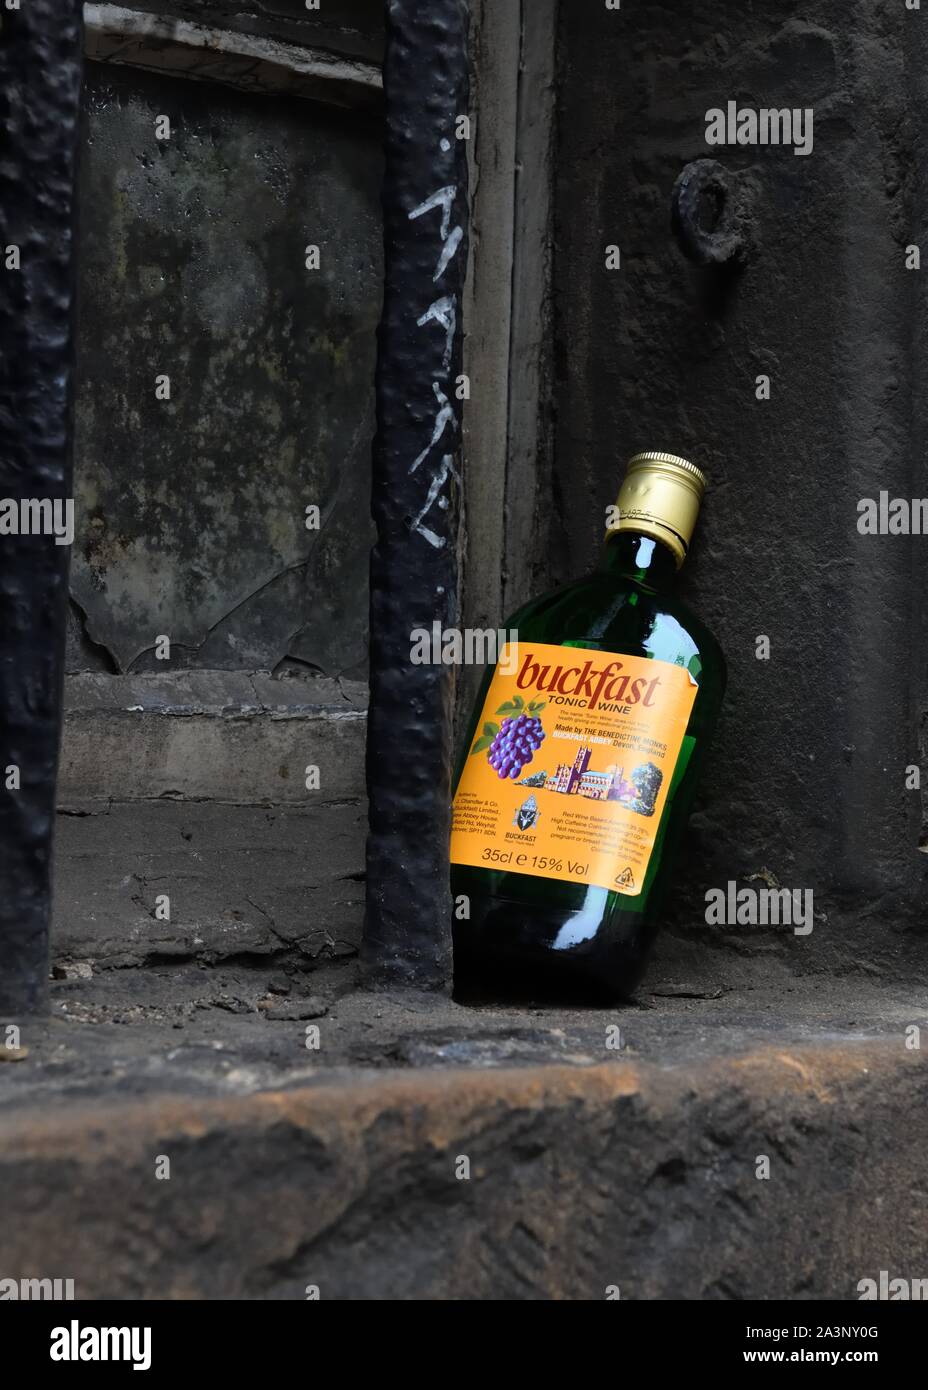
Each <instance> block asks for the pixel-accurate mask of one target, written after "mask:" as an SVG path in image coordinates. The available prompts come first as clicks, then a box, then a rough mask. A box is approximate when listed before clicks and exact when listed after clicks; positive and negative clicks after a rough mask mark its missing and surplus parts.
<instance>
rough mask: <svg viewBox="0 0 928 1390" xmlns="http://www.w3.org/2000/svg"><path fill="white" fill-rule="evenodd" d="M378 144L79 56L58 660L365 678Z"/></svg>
mask: <svg viewBox="0 0 928 1390" xmlns="http://www.w3.org/2000/svg"><path fill="white" fill-rule="evenodd" d="M160 114H167V115H168V116H169V117H170V120H171V126H172V132H173V133H172V135H171V138H170V139H169V140H166V141H159V140H157V139H156V138H155V126H154V123H155V118H156V116H158V115H160ZM379 137H380V130H379V124H378V122H377V121H376V119H374V118H373V117H368V118H366V119H364V118H361V117H360V116H354V115H352V114H350V113H344V112H333V111H330V110H329V109H327V108H325V107H322V106H320V105H318V104H316V103H311V102H306V101H299V100H293V99H281V98H277V97H273V96H248V95H244V94H241V93H238V92H234V91H230V90H229V89H227V88H225V87H214V86H210V85H207V84H201V83H192V82H185V81H182V80H179V79H176V78H171V77H169V76H165V75H161V74H159V75H157V76H153V75H149V74H144V73H139V72H135V71H132V70H131V69H125V68H123V69H117V68H112V67H100V66H99V65H97V64H90V65H88V72H87V84H86V91H85V122H84V139H83V151H82V159H83V164H82V175H81V214H82V218H83V225H84V234H83V252H82V258H81V264H80V275H81V279H80V322H79V376H78V382H79V389H78V412H77V452H76V480H77V481H76V497H77V538H76V543H75V547H74V557H73V565H72V593H73V595H74V598H75V600H76V604H77V605H78V606H76V607H75V609H74V612H73V614H72V629H71V631H72V641H71V644H70V659H69V668H70V669H72V670H75V669H85V668H87V667H90V668H99V669H110V670H146V669H159V670H163V669H165V663H163V662H161V661H156V660H155V659H154V656H153V654H152V652H151V648H152V646H153V643H154V640H155V638H156V637H157V636H158V635H159V634H162V633H164V634H167V635H168V636H170V637H171V640H172V653H171V662H170V665H171V667H172V668H175V669H176V668H177V667H178V666H200V667H212V668H246V669H255V668H258V669H271V670H273V669H275V668H276V667H278V665H280V664H284V665H288V664H289V665H293V664H294V662H295V663H296V664H297V665H298V666H301V667H309V668H311V669H319V670H322V671H325V672H326V673H330V674H342V673H345V672H352V673H358V672H359V671H360V670H361V669H362V668H363V663H364V661H365V659H366V651H365V648H366V625H367V552H368V548H369V545H370V540H371V526H370V522H369V520H368V517H369V492H370V441H371V436H372V434H373V385H372V383H373V369H374V350H375V343H374V333H375V329H376V324H377V321H378V318H379V314H380V298H381V275H382V270H381V261H382V254H381V246H380V242H381V230H380V227H381V219H380V209H379V189H380V179H381V169H382V156H381V153H380V147H379ZM310 243H312V244H316V245H318V246H319V247H320V251H321V268H320V269H319V270H313V271H311V270H307V269H306V268H305V264H304V248H305V246H307V245H308V244H310ZM162 373H166V374H168V375H169V376H170V379H171V399H170V400H169V401H162V400H157V399H156V396H155V377H156V376H157V375H159V374H162ZM307 504H315V505H317V506H319V507H320V508H321V512H322V527H321V530H320V531H307V530H306V529H305V524H304V517H305V507H306V505H307ZM81 611H83V613H84V614H85V615H86V619H85V621H84V622H83V623H82V622H81V617H80V613H81ZM82 628H83V631H82V630H81V629H82Z"/></svg>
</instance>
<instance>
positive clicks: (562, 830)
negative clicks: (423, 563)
mask: <svg viewBox="0 0 928 1390" xmlns="http://www.w3.org/2000/svg"><path fill="white" fill-rule="evenodd" d="M705 487H706V480H705V477H704V475H703V474H702V473H701V472H700V470H699V469H698V468H696V467H695V466H694V465H693V464H691V463H689V462H688V461H687V460H686V459H681V458H678V457H677V456H676V455H674V454H665V453H645V454H636V455H635V457H634V458H633V459H631V460H630V462H629V465H628V470H627V473H626V477H625V481H624V482H623V485H622V488H621V491H620V493H619V497H618V501H617V504H616V507H615V508H613V509H612V512H613V516H612V518H611V522H610V528H609V530H608V533H607V537H606V544H605V551H604V555H603V558H602V562H601V564H600V566H599V568H598V569H597V570H596V571H595V572H594V573H593V574H591V575H590V576H589V577H588V578H586V579H581V580H579V581H578V582H576V583H573V584H570V585H567V586H566V587H564V588H561V589H557V590H555V591H554V592H552V593H548V594H545V595H544V596H543V597H541V598H537V599H534V600H532V602H530V603H528V604H526V605H525V606H524V607H523V608H521V609H520V610H519V611H518V612H517V613H515V614H514V615H513V616H512V618H511V619H510V620H509V621H508V622H507V624H506V628H507V630H508V631H510V632H511V633H514V634H515V636H516V638H517V640H516V641H514V642H511V643H509V644H507V646H506V647H505V648H504V649H503V651H502V652H501V653H500V657H499V660H498V662H497V663H496V665H495V666H494V667H493V668H491V669H489V670H488V671H487V673H486V675H485V677H484V680H483V683H482V686H481V689H480V693H479V695H478V698H477V700H476V702H475V707H474V712H473V716H472V718H471V721H470V724H469V727H468V729H467V736H466V741H465V744H464V747H463V749H462V753H461V757H460V762H459V765H458V769H457V777H456V783H455V798H454V815H453V824H452V837H451V862H452V893H453V897H454V903H455V908H454V922H453V931H454V957H455V990H456V993H457V994H458V997H473V996H475V995H477V996H482V997H487V998H492V997H497V998H499V997H519V996H521V997H535V998H542V997H544V998H558V999H561V1000H564V1001H569V1000H573V999H577V998H581V999H591V1000H603V1001H609V1000H614V999H618V998H622V997H624V996H627V995H628V994H629V993H630V992H631V991H632V990H633V989H634V987H635V985H636V984H637V982H638V980H639V979H640V978H641V974H642V972H643V970H644V967H645V964H646V961H647V956H648V951H649V948H650V944H651V941H652V939H653V936H654V932H655V928H656V926H657V921H658V913H659V910H660V903H661V898H662V895H663V892H664V889H665V887H666V885H667V880H668V877H669V874H670V870H671V860H672V857H673V852H674V850H675V847H676V844H677V841H678V839H679V836H680V832H681V831H682V829H683V827H684V825H685V823H686V820H687V817H688V815H689V810H690V806H691V804H692V800H693V794H694V791H695V789H696V784H697V781H698V778H699V771H700V765H701V763H702V759H703V755H704V752H705V749H706V746H707V744H708V742H709V739H710V736H711V734H712V730H713V727H714V725H715V722H716V718H717V716H718V712H719V708H720V706H721V702H722V695H723V692H724V687H725V662H724V658H723V656H722V651H721V648H720V647H719V645H718V642H717V641H716V640H715V638H714V637H713V636H712V634H711V633H710V632H709V631H708V629H707V628H706V627H705V626H704V625H703V624H702V623H701V622H699V620H698V619H697V618H695V617H693V615H692V614H691V613H689V612H688V610H687V609H686V608H685V606H684V605H683V604H682V603H681V602H680V601H679V599H677V598H676V597H675V596H674V594H673V592H672V590H673V584H674V580H675V577H676V572H677V570H678V569H679V567H680V565H681V564H682V563H683V560H684V559H685V557H686V553H687V548H688V545H689V541H690V537H691V535H692V531H693V527H694V524H695V521H696V517H697V515H698V511H699V505H700V502H701V500H702V497H703V494H704V492H705Z"/></svg>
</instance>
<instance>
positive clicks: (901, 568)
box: [538, 0, 928, 975]
mask: <svg viewBox="0 0 928 1390" xmlns="http://www.w3.org/2000/svg"><path fill="white" fill-rule="evenodd" d="M926 22H928V21H926V19H925V18H924V16H921V15H919V14H918V13H916V12H910V11H907V10H906V8H905V6H904V5H903V4H901V3H900V4H898V5H892V6H872V5H870V4H867V3H863V2H862V0H858V2H855V3H847V2H846V0H841V3H838V0H812V3H802V4H799V3H792V0H782V2H781V3H778V4H776V5H773V6H769V5H765V6H758V5H747V6H746V5H744V4H743V3H740V0H738V2H737V3H736V2H735V0H730V2H729V0H713V3H711V4H708V5H704V6H699V7H697V8H695V9H694V8H693V7H688V6H680V5H672V4H670V3H667V0H641V3H639V4H637V5H635V6H630V7H625V6H623V7H622V9H621V11H619V12H612V11H607V10H606V9H605V7H604V6H603V5H602V4H582V5H575V4H564V5H562V7H561V19H560V33H559V45H560V58H559V61H560V79H561V88H560V104H559V128H560V134H559V145H558V164H557V241H556V263H555V290H556V298H557V325H556V345H555V352H556V357H557V361H556V368H557V385H556V401H555V404H556V408H557V462H556V495H555V497H554V498H553V506H552V508H551V513H550V518H549V529H548V530H547V531H546V530H545V528H544V527H542V529H541V531H540V536H539V545H538V553H539V555H540V556H547V557H549V556H550V555H551V554H552V553H553V555H554V557H555V558H554V561H553V564H551V563H550V562H549V561H547V560H546V562H545V566H544V568H545V578H546V579H547V580H550V579H560V578H567V577H569V576H570V575H572V574H575V573H579V572H581V571H582V570H584V569H585V568H586V567H587V566H588V565H589V564H590V562H591V560H592V557H593V556H594V555H595V553H596V551H597V549H598V545H599V540H600V536H601V534H602V526H603V510H602V509H603V507H604V505H605V504H606V503H607V502H609V501H611V500H612V499H613V498H614V496H615V492H616V489H617V485H618V482H619V479H620V476H621V471H622V466H623V463H624V460H625V459H626V458H627V456H628V455H629V454H630V453H632V452H633V451H635V450H638V449H653V448H664V449H671V450H675V451H677V452H680V453H684V454H687V455H689V456H690V457H692V458H693V459H694V460H695V461H696V462H698V463H700V464H702V465H704V466H705V468H706V469H707V471H708V473H709V477H710V481H711V491H710V493H709V497H708V501H707V504H706V507H705V512H704V517H703V520H702V522H701V525H700V536H699V539H698V543H697V545H696V550H695V555H694V557H693V559H692V562H691V563H690V564H689V565H688V566H687V569H686V572H685V574H684V578H683V584H684V587H685V591H686V593H687V594H688V595H689V597H690V599H691V600H692V603H693V605H694V607H695V608H696V609H697V610H698V611H699V612H700V613H701V614H702V615H703V616H704V617H705V618H706V619H707V620H708V621H709V622H710V624H711V625H712V626H713V627H714V628H715V629H716V631H717V632H718V634H719V636H720V638H721V640H722V642H723V645H724V647H725V650H726V653H727V656H728V659H729V666H730V687H729V695H728V700H727V707H726V711H725V716H724V721H723V724H722V728H721V731H720V734H719V737H718V739H717V742H716V747H715V754H714V758H713V761H712V764H711V766H710V768H709V771H708V775H707V778H706V785H705V788H704V792H703V795H702V809H701V810H700V811H699V813H698V814H697V815H696V816H695V818H694V827H693V833H692V835H691V837H690V849H689V855H688V859H687V861H686V863H685V866H684V869H683V872H682V873H681V875H680V879H681V888H680V891H679V893H678V896H677V905H678V920H679V925H680V929H681V931H683V932H684V933H686V934H687V935H691V936H692V942H693V943H695V944H697V945H698V949H699V952H700V955H702V956H703V957H704V954H705V950H706V949H707V948H708V947H712V946H716V945H720V944H724V945H726V946H733V947H736V948H737V949H738V950H739V951H742V952H743V951H745V950H747V951H750V952H772V953H776V954H783V955H786V956H788V957H789V959H790V960H791V961H792V962H793V964H794V965H795V966H796V967H797V968H799V969H802V968H805V967H807V966H821V965H825V964H827V965H829V966H830V967H837V968H848V969H858V968H860V969H865V970H868V971H870V972H872V973H876V974H878V973H881V972H883V971H890V970H893V969H898V970H907V971H910V972H911V971H913V970H914V971H916V972H918V973H920V974H923V975H924V974H928V941H926V940H925V937H924V935H923V934H922V935H919V933H923V932H924V916H923V911H922V906H921V904H922V896H923V891H924V889H923V885H924V862H925V861H924V858H923V857H922V855H920V854H919V852H918V844H919V837H920V831H921V826H922V811H921V803H920V795H919V792H918V791H917V790H906V788H905V769H906V767H907V765H910V764H915V763H918V761H919V726H920V721H921V719H922V712H923V710H924V707H925V679H924V676H925V669H924V653H925V646H924V631H923V617H922V612H923V608H924V591H925V573H926V547H928V537H916V538H907V537H904V536H885V537H881V536H876V537H865V536H861V535H859V534H858V533H857V530H856V522H857V503H858V501H859V500H860V499H861V498H863V497H875V496H876V495H877V494H878V492H879V490H880V489H881V488H884V489H888V490H889V491H890V494H891V495H899V496H904V497H911V496H915V495H917V496H920V495H923V494H925V493H926V492H928V489H926V487H925V473H924V448H923V437H924V425H923V417H924V387H923V385H922V381H921V378H922V376H923V373H922V372H920V370H919V366H918V364H919V360H920V358H921V360H922V361H923V360H924V356H923V352H924V349H923V344H922V341H921V340H922V336H923V333H924V329H923V328H922V326H921V325H922V324H923V323H924V321H925V315H924V304H923V300H924V290H923V288H922V286H923V279H922V276H923V274H924V272H921V273H916V272H907V271H906V269H905V250H904V248H905V247H906V245H907V244H909V243H918V242H919V241H920V240H922V239H923V238H924V235H925V216H924V210H925V209H924V189H923V180H922V176H921V175H920V169H919V166H921V165H923V162H924V161H923V159H922V155H921V124H920V114H919V113H920V111H924V109H925V103H924V92H923V90H922V89H923V86H924V78H923V75H922V74H923V73H924V72H925V70H926V62H925V56H926V27H925V26H926ZM732 99H733V100H736V101H738V102H739V104H740V105H742V106H744V105H751V106H755V107H759V106H769V107H778V108H779V107H784V106H789V107H802V108H805V107H812V108H813V110H814V126H813V130H814V146H813V151H812V153H811V155H809V156H808V157H797V156H796V155H795V154H794V153H793V152H792V150H791V149H786V148H760V147H756V148H755V147H742V148H736V149H731V148H722V149H721V150H716V149H714V148H710V147H708V146H707V145H706V142H705V113H706V111H707V110H708V109H709V108H710V107H714V106H722V107H724V106H725V104H726V102H727V101H728V100H732ZM706 157H713V158H717V159H718V160H719V161H720V162H721V163H722V164H723V165H724V166H725V167H726V169H727V170H728V171H730V173H731V174H732V175H733V176H734V178H735V182H736V184H737V185H738V189H737V191H736V204H737V205H736V207H735V209H734V211H736V212H737V213H738V214H739V215H742V216H744V217H745V218H746V219H748V221H749V222H750V223H751V224H752V226H751V230H750V240H751V243H752V244H751V245H750V247H749V250H748V255H747V258H746V261H745V263H744V265H743V268H742V269H741V270H740V272H739V271H735V272H732V271H730V270H724V269H723V270H721V271H720V270H718V269H715V268H705V269H704V268H699V267H697V266H695V265H693V264H691V263H690V262H689V261H687V260H686V259H684V257H683V256H682V255H681V253H680V250H679V248H678V246H677V244H676V243H675V240H674V237H673V235H672V232H671V218H670V202H671V191H672V188H673V185H674V181H675V179H676V178H677V176H678V174H679V173H680V171H681V170H682V169H683V168H684V167H685V165H686V164H687V163H688V162H689V161H691V160H695V159H698V158H706ZM610 243H612V244H616V245H618V246H619V247H620V248H621V255H622V264H621V269H620V270H618V271H611V272H610V271H607V270H606V269H605V268H604V250H605V247H606V246H607V245H608V244H610ZM922 250H923V251H924V246H923V247H922ZM762 373H766V374H769V375H770V377H771V381H772V398H771V399H770V400H769V401H766V402H762V401H758V400H757V399H756V398H755V378H756V377H757V376H758V375H759V374H762ZM760 634H765V635H767V636H768V637H769V638H770V642H771V656H770V660H769V661H760V660H757V659H756V658H755V639H756V637H757V636H758V635H760ZM752 873H754V874H757V873H763V874H765V875H766V877H767V880H768V881H771V880H772V881H777V880H778V881H779V882H780V883H782V884H783V885H784V886H787V887H801V888H811V889H813V890H814V892H815V910H816V920H815V929H814V931H813V933H812V935H811V936H810V937H807V938H803V939H799V938H796V937H794V936H792V935H791V934H789V933H786V934H784V933H779V934H777V933H774V932H763V931H758V930H757V929H751V928H745V929H739V930H737V931H733V932H731V933H729V934H728V935H727V936H724V937H722V936H720V934H719V932H718V930H715V931H710V930H708V929H707V928H706V927H705V925H704V924H703V912H704V901H703V894H704V892H705V889H706V887H708V886H716V885H724V884H725V883H726V881H727V880H728V879H729V878H736V879H739V880H740V881H741V882H742V883H743V882H744V880H745V877H746V876H747V875H749V874H752ZM756 882H757V881H755V884H756ZM760 886H763V883H762V882H761V883H760Z"/></svg>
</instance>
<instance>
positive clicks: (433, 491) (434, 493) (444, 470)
mask: <svg viewBox="0 0 928 1390" xmlns="http://www.w3.org/2000/svg"><path fill="white" fill-rule="evenodd" d="M449 477H451V478H454V480H455V482H460V479H459V478H458V475H457V471H456V469H455V467H454V459H453V457H452V455H451V454H445V455H444V456H443V458H442V461H441V468H440V469H439V470H438V472H437V473H436V474H435V476H434V477H433V478H432V481H431V483H430V484H429V490H428V495H427V497H426V499H425V503H424V505H423V507H422V510H421V512H420V513H419V515H418V516H417V517H416V518H415V520H414V521H413V523H412V529H413V530H414V531H418V533H419V535H420V536H422V537H423V538H424V539H425V540H427V541H428V543H429V545H433V546H434V547H435V549H436V550H441V548H442V546H443V545H446V544H447V542H446V540H445V537H444V536H436V534H435V532H434V531H430V530H429V528H428V527H427V526H423V525H422V518H423V517H424V516H425V515H426V513H427V512H428V511H429V510H430V508H431V506H432V504H433V502H434V501H435V499H436V497H438V494H439V493H440V492H441V490H442V488H443V487H444V485H445V482H446V480H447V479H448V478H449ZM438 505H439V506H440V507H447V505H448V503H447V501H446V499H445V498H443V497H440V498H439V499H438Z"/></svg>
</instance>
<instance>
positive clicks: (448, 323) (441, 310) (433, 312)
mask: <svg viewBox="0 0 928 1390" xmlns="http://www.w3.org/2000/svg"><path fill="white" fill-rule="evenodd" d="M433 319H434V321H435V322H436V323H440V324H441V326H442V328H443V329H444V330H445V351H444V354H443V355H442V359H441V365H442V367H443V369H444V370H445V371H446V372H447V370H448V368H449V367H450V366H451V350H452V348H453V347H454V330H455V327H456V326H457V320H458V315H457V300H456V299H455V297H454V295H453V294H446V295H444V296H443V297H442V298H441V299H436V300H435V302H434V304H430V305H429V307H428V308H427V309H426V311H425V313H424V314H423V315H422V317H421V318H418V319H416V323H417V324H418V326H419V327H420V328H424V327H425V325H426V324H427V323H429V322H431V321H432V320H433Z"/></svg>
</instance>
